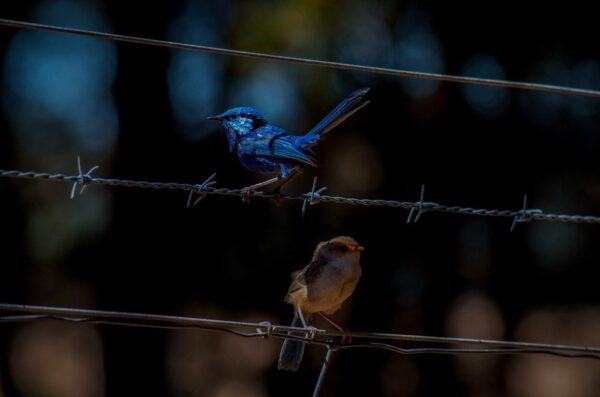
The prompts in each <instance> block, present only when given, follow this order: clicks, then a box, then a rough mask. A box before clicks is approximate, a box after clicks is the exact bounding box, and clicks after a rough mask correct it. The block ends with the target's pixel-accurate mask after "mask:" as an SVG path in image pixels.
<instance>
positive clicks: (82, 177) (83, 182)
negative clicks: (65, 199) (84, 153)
mask: <svg viewBox="0 0 600 397" xmlns="http://www.w3.org/2000/svg"><path fill="white" fill-rule="evenodd" d="M98 168H100V166H99V165H95V166H93V167H92V168H90V169H89V170H88V172H86V173H85V174H84V173H83V169H82V167H81V157H80V156H77V171H78V172H79V175H78V177H77V181H76V182H74V183H73V187H72V188H71V195H70V197H71V200H73V199H74V198H75V193H76V192H77V186H81V189H79V194H80V195H81V194H83V191H84V190H85V187H86V186H87V184H88V183H90V181H91V180H92V172H94V171H96V170H97V169H98Z"/></svg>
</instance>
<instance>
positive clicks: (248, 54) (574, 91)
mask: <svg viewBox="0 0 600 397" xmlns="http://www.w3.org/2000/svg"><path fill="white" fill-rule="evenodd" d="M0 25H4V26H12V27H15V28H21V29H34V30H44V31H50V32H61V33H71V34H77V35H82V36H89V37H95V38H99V39H106V40H113V41H121V42H127V43H134V44H142V45H149V46H155V47H165V48H176V49H180V50H189V51H199V52H208V53H214V54H221V55H228V56H236V57H243V58H252V59H260V60H269V61H277V62H286V63H294V64H302V65H312V66H319V67H324V68H329V69H339V70H351V71H355V72H364V73H372V74H380V75H391V76H399V77H412V78H419V79H428V80H439V81H449V82H454V83H463V84H477V85H486V86H494V87H504V88H516V89H522V90H530V91H545V92H555V93H560V94H568V95H578V96H589V97H594V98H600V91H597V90H591V89H583V88H572V87H566V86H558V85H551V84H538V83H526V82H518V81H507V80H497V79H484V78H478V77H467V76H455V75H447V74H441V73H424V72H415V71H411V70H402V69H391V68H382V67H375V66H365V65H357V64H351V63H342V62H330V61H322V60H317V59H308V58H300V57H292V56H284V55H275V54H266V53H260V52H252V51H240V50H232V49H228V48H219V47H210V46H204V45H196V44H186V43H179V42H174V41H165V40H156V39H148V38H143V37H135V36H126V35H121V34H113V33H105V32H98V31H93V30H86V29H75V28H69V27H65V26H56V25H47V24H41V23H33V22H24V21H16V20H11V19H4V18H0Z"/></svg>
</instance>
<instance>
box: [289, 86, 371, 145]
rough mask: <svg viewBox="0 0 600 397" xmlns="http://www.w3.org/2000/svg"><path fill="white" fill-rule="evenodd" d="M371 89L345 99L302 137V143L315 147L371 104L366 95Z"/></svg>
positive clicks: (354, 93)
mask: <svg viewBox="0 0 600 397" xmlns="http://www.w3.org/2000/svg"><path fill="white" fill-rule="evenodd" d="M369 90H370V88H361V89H359V90H356V91H354V92H353V93H352V94H350V95H349V96H348V97H347V98H346V99H344V100H343V101H342V102H341V103H340V104H339V105H337V106H336V107H335V109H333V110H332V111H331V112H329V114H328V115H327V116H325V117H324V118H323V120H321V121H320V122H319V123H318V124H317V125H315V126H314V127H313V128H312V129H311V130H310V131H308V132H307V133H306V135H304V136H302V137H300V139H301V140H302V143H304V144H308V145H314V144H316V143H317V142H318V141H319V138H320V137H322V136H324V135H325V134H327V133H328V132H329V131H330V130H332V129H333V128H335V127H337V126H338V125H339V124H341V123H342V122H343V121H344V120H346V119H347V118H348V117H350V116H352V115H353V114H354V113H356V112H358V111H359V110H360V109H362V108H363V107H365V106H367V105H368V104H369V101H367V100H365V95H367V92H369Z"/></svg>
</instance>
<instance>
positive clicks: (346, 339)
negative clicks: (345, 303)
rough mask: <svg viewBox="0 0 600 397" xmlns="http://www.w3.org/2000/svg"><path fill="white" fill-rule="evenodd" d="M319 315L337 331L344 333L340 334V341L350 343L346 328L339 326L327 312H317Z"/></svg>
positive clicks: (350, 338) (350, 339)
mask: <svg viewBox="0 0 600 397" xmlns="http://www.w3.org/2000/svg"><path fill="white" fill-rule="evenodd" d="M318 313H319V315H320V316H321V317H323V319H324V320H326V321H327V322H328V323H329V324H331V325H333V326H334V327H335V328H336V329H337V330H338V331H340V332H342V333H344V335H343V336H342V340H341V342H342V343H350V342H351V341H352V337H351V336H350V335H347V332H348V331H347V330H345V329H344V328H342V327H340V326H339V325H338V324H337V323H336V322H335V321H333V319H332V318H331V317H329V316H328V315H327V314H325V313H323V312H318Z"/></svg>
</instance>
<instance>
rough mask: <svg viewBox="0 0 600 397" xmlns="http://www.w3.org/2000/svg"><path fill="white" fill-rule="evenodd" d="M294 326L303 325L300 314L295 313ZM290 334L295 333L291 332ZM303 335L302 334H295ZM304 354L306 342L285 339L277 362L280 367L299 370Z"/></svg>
mask: <svg viewBox="0 0 600 397" xmlns="http://www.w3.org/2000/svg"><path fill="white" fill-rule="evenodd" d="M291 326H292V327H302V326H303V325H302V321H301V320H300V317H298V314H296V313H294V321H292V325H291ZM290 335H294V333H292V332H290ZM295 335H297V336H302V335H301V334H295ZM303 355H304V342H302V341H299V340H294V339H286V340H284V341H283V345H282V346H281V352H280V353H279V362H278V363H277V368H278V369H285V370H287V371H294V372H296V371H297V370H298V367H299V366H300V362H301V361H302V356H303Z"/></svg>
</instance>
